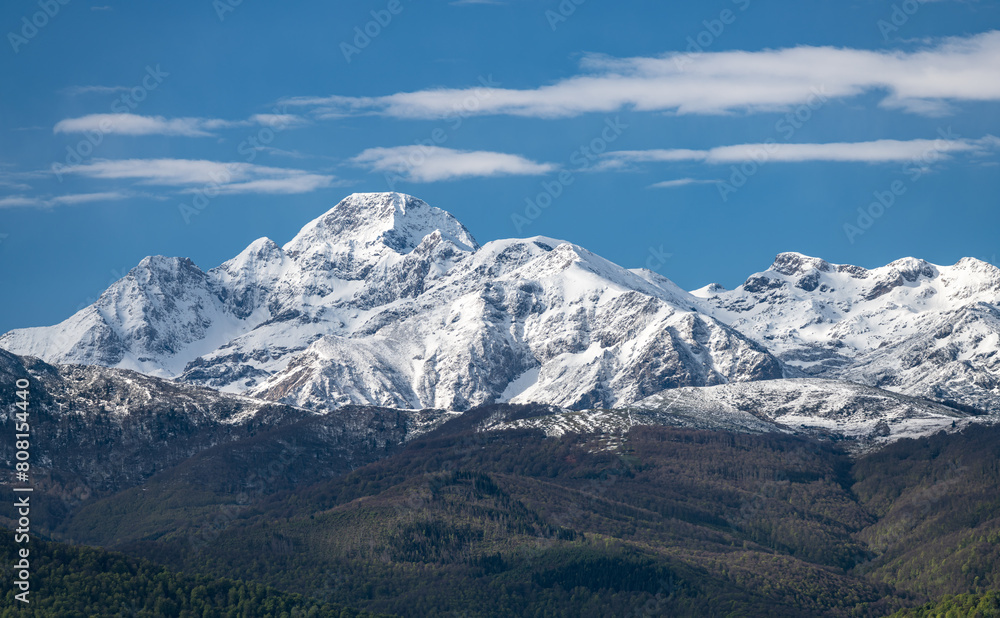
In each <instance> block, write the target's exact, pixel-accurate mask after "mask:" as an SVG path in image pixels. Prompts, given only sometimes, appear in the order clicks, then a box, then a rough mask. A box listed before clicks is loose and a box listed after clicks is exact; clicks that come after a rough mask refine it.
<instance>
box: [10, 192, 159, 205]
mask: <svg viewBox="0 0 1000 618" xmlns="http://www.w3.org/2000/svg"><path fill="white" fill-rule="evenodd" d="M137 197H149V196H148V195H142V194H138V193H132V192H128V191H103V192H98V193H70V194H66V195H57V196H54V197H32V196H27V195H12V196H8V197H3V198H0V208H16V207H33V208H49V207H51V206H67V205H68V206H71V205H74V204H86V203H89V202H111V201H116V200H124V199H130V198H137Z"/></svg>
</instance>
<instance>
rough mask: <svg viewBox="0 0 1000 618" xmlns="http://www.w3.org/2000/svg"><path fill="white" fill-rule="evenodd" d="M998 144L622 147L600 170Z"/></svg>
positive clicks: (863, 157)
mask: <svg viewBox="0 0 1000 618" xmlns="http://www.w3.org/2000/svg"><path fill="white" fill-rule="evenodd" d="M996 147H997V140H996V138H995V137H993V136H987V137H984V138H982V139H979V140H962V139H952V140H945V139H937V140H932V139H914V140H890V139H885V140H875V141H870V142H834V143H827V144H785V143H760V144H739V145H735V146H719V147H716V148H711V149H708V150H690V149H683V148H677V149H664V150H620V151H613V152H609V153H606V154H605V155H604V161H602V162H601V164H600V165H599V166H597V168H598V169H601V170H605V171H606V170H614V169H621V168H625V167H627V164H629V163H652V162H680V161H698V162H703V163H709V164H724V163H741V162H744V161H754V160H759V159H761V158H764V159H766V160H767V161H770V162H785V163H801V162H810V161H826V162H840V163H844V162H850V163H894V162H901V161H913V160H919V161H921V162H924V163H933V162H936V161H941V160H944V159H947V158H949V157H950V153H959V152H967V153H976V154H978V153H985V152H988V151H989V150H990V149H993V148H996Z"/></svg>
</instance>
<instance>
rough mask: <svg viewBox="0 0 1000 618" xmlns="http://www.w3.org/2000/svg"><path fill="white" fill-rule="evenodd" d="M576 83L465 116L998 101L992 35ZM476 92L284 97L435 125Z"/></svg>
mask: <svg viewBox="0 0 1000 618" xmlns="http://www.w3.org/2000/svg"><path fill="white" fill-rule="evenodd" d="M580 68H581V71H580V74H579V75H576V76H574V77H570V78H567V79H564V80H561V81H558V82H555V83H553V84H549V85H544V86H539V87H537V88H534V89H525V90H514V89H501V88H497V89H494V90H492V91H491V93H490V96H489V97H478V98H477V100H479V106H478V107H477V109H476V110H474V111H468V113H469V114H477V115H495V114H508V115H516V116H531V117H542V118H556V117H567V116H576V115H580V114H584V113H590V112H600V113H612V112H616V111H620V110H627V109H633V110H637V111H646V112H657V111H659V112H663V111H666V112H675V113H680V114H723V113H730V112H736V111H762V110H776V109H788V108H790V107H792V106H795V105H798V104H802V103H806V102H809V101H812V100H813V99H814V98H815V97H816V96H817V91H818V92H820V93H821V95H822V96H824V97H828V98H831V99H836V98H846V97H854V96H857V95H860V94H863V93H867V92H884V93H886V94H885V96H884V97H883V99H882V101H881V103H880V105H881V106H882V107H886V108H893V109H902V110H906V111H909V112H913V113H919V114H928V115H935V114H943V113H947V112H948V111H949V109H950V108H949V106H950V105H951V104H952V103H955V102H962V101H1000V31H990V32H986V33H982V34H978V35H974V36H969V37H955V38H949V39H945V40H943V41H939V42H937V43H935V44H932V45H929V46H925V47H923V48H921V49H918V50H916V51H878V50H865V49H850V48H840V47H810V46H799V47H793V48H787V49H778V50H762V51H725V52H708V53H701V54H688V53H681V52H675V53H669V54H666V55H663V56H658V57H637V58H611V57H608V56H603V55H589V56H585V57H584V59H583V61H582V63H581V67H580ZM478 90H479V89H477V88H452V89H430V90H420V91H416V92H399V93H395V94H390V95H386V96H374V97H349V96H330V97H293V98H289V99H285V100H284V101H283V102H284V103H285V104H287V105H292V106H303V107H311V108H313V110H312V111H313V112H314V113H315V114H317V115H318V116H319V117H339V116H343V115H345V114H381V115H386V116H393V117H398V118H438V117H442V116H446V115H448V114H449V113H453V112H454V111H455V110H456V109H460V108H461V104H462V101H463V100H465V99H467V98H468V97H470V96H476V93H477V92H478Z"/></svg>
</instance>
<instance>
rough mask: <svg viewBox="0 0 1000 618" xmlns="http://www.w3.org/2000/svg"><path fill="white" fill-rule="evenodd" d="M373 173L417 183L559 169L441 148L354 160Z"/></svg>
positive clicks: (381, 152)
mask: <svg viewBox="0 0 1000 618" xmlns="http://www.w3.org/2000/svg"><path fill="white" fill-rule="evenodd" d="M351 161H352V162H353V163H355V164H358V165H361V166H363V167H367V168H368V169H370V170H371V171H375V172H384V173H387V174H395V175H398V176H399V177H401V178H402V179H404V180H409V181H413V182H435V181H439V180H454V179H456V178H468V177H474V176H479V177H488V176H533V175H538V174H545V173H548V172H550V171H552V170H554V169H556V166H555V165H553V164H551V163H538V162H535V161H532V160H530V159H526V158H524V157H522V156H519V155H513V154H507V153H503V152H489V151H483V150H478V151H469V150H454V149H451V148H442V147H440V146H419V145H414V146H396V147H393V148H369V149H368V150H365V151H364V152H362V153H361V154H359V155H358V156H356V157H354V158H353V159H352V160H351Z"/></svg>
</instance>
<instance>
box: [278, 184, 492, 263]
mask: <svg viewBox="0 0 1000 618" xmlns="http://www.w3.org/2000/svg"><path fill="white" fill-rule="evenodd" d="M435 231H437V232H440V233H441V236H442V237H443V238H444V239H446V240H448V241H450V242H452V243H453V244H454V245H455V246H456V247H457V248H458V249H461V250H463V251H474V250H475V249H477V248H478V247H479V245H478V243H476V240H475V239H474V238H473V237H472V234H470V233H469V231H468V230H467V229H465V226H464V225H462V224H461V223H460V222H459V221H458V220H457V219H455V217H453V216H452V215H451V214H450V213H448V212H445V211H444V210H441V209H440V208H434V207H433V206H430V205H428V204H427V203H426V202H424V201H423V200H420V199H417V198H415V197H413V196H410V195H405V194H402V193H355V194H353V195H349V196H348V197H346V198H344V199H343V200H342V201H341V202H340V203H339V204H337V205H336V206H334V207H333V208H332V209H330V210H329V211H328V212H326V213H325V214H323V215H322V216H320V217H318V218H316V219H314V220H313V221H311V222H310V223H308V224H307V225H306V226H305V227H303V228H302V230H301V231H300V232H299V233H298V235H296V236H295V238H293V239H292V240H291V241H290V242H289V243H288V244H287V245H285V252H286V253H288V254H289V255H290V256H292V257H295V256H297V255H300V254H303V253H308V252H310V251H315V250H316V249H317V248H318V247H322V246H324V245H333V246H337V245H340V246H342V245H346V244H353V245H360V246H371V245H375V244H379V245H384V246H386V247H388V248H389V249H391V250H393V251H394V252H396V253H398V254H401V255H404V254H407V253H409V252H410V251H413V250H414V249H415V248H416V247H417V246H419V245H420V243H421V241H422V240H423V239H424V238H425V237H426V236H427V235H428V234H432V233H434V232H435Z"/></svg>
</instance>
